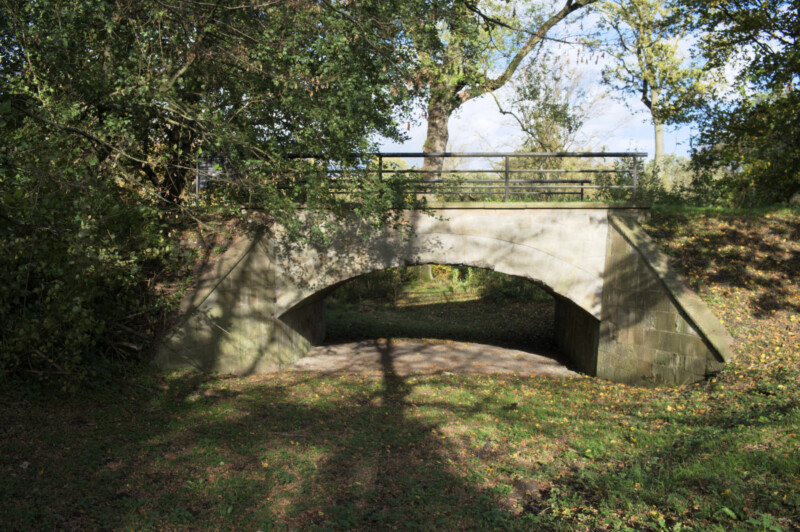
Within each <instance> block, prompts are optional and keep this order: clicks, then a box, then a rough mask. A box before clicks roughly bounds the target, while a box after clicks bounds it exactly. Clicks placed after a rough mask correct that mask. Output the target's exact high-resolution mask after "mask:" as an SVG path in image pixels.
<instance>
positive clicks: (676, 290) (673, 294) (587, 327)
mask: <svg viewBox="0 0 800 532" xmlns="http://www.w3.org/2000/svg"><path fill="white" fill-rule="evenodd" d="M639 212H640V211H638V210H637V209H636V208H631V206H625V205H597V204H588V203H578V204H570V203H564V204H552V203H548V204H525V203H515V204H502V205H498V204H494V203H487V204H475V203H470V204H466V205H463V204H459V205H452V204H450V205H443V206H441V207H439V208H435V209H433V210H432V212H421V211H407V212H406V213H405V214H404V219H403V222H404V225H403V226H404V227H405V230H404V231H397V230H386V231H373V230H369V229H368V228H366V229H365V228H364V227H363V226H362V225H361V224H359V223H358V222H357V221H355V220H354V221H353V222H352V223H351V224H350V225H347V226H345V227H343V228H342V230H341V231H339V232H338V233H337V234H336V236H335V237H334V238H333V239H332V241H331V242H329V243H327V244H326V245H310V244H302V243H300V242H302V240H301V241H298V240H297V239H296V238H289V236H288V235H287V233H286V231H285V230H284V229H283V228H282V227H280V226H277V225H275V226H273V227H272V228H271V229H270V230H269V231H268V232H266V233H265V234H262V235H259V236H257V237H250V238H243V239H241V240H240V241H239V242H237V243H236V244H235V245H234V246H232V248H231V249H229V251H228V252H226V254H225V256H224V257H223V260H221V261H220V263H219V264H218V265H217V268H216V269H215V271H213V272H210V274H209V275H208V276H207V277H206V278H204V279H202V280H201V282H200V283H199V285H198V287H197V290H196V291H195V292H194V293H193V294H192V295H191V296H190V297H188V298H187V299H186V301H184V309H185V311H186V314H185V319H184V320H183V321H182V322H181V324H180V325H179V326H178V327H176V328H175V329H174V330H173V331H172V332H171V333H170V334H168V335H167V337H166V338H165V339H164V341H163V342H162V343H161V345H160V347H159V351H158V355H157V357H156V361H157V363H158V364H160V365H161V366H162V367H165V368H172V367H185V366H189V367H195V368H198V369H202V370H206V371H224V372H230V373H238V374H248V373H256V372H264V371H274V370H278V369H280V368H282V367H286V366H288V365H290V364H292V363H293V362H295V361H296V360H297V359H299V358H300V357H302V356H304V355H305V354H306V353H307V352H308V350H309V349H310V347H311V346H312V345H313V344H315V343H317V342H319V341H320V340H321V339H322V338H323V337H324V331H325V320H324V311H323V308H322V304H321V300H322V299H323V297H324V295H326V294H327V293H328V292H329V291H330V290H332V288H333V287H335V286H338V285H339V284H341V283H343V282H345V281H347V280H349V279H352V278H354V277H357V276H360V275H364V274H366V273H369V272H372V271H378V270H383V269H386V268H392V267H398V266H410V265H420V264H455V265H465V266H473V267H479V268H488V269H493V270H495V271H498V272H500V273H505V274H508V275H515V276H518V277H523V278H526V279H531V280H533V281H536V282H538V283H540V284H541V285H542V286H544V287H545V288H546V289H547V290H548V291H550V292H551V293H552V294H553V295H554V296H555V299H556V323H557V326H556V338H557V340H558V343H559V346H560V348H561V350H562V353H563V354H564V355H566V356H567V357H569V358H571V359H572V361H573V363H575V365H576V366H577V367H578V368H579V369H581V370H582V371H584V372H585V373H588V374H591V375H597V376H600V377H603V378H608V379H610V380H615V381H621V382H634V383H659V382H663V383H671V384H677V383H681V382H689V381H693V380H698V379H701V378H703V377H704V376H706V375H707V374H709V373H713V372H715V371H718V370H719V369H720V368H721V367H722V365H723V363H724V362H725V361H727V360H728V359H729V357H730V351H729V345H730V342H731V339H730V336H729V335H728V334H727V331H725V329H724V327H722V326H721V324H720V323H719V321H718V320H717V319H716V318H715V317H714V316H713V315H712V314H711V313H710V311H709V310H708V309H707V307H705V305H704V304H703V303H702V301H701V300H700V299H699V298H698V297H697V296H696V295H695V294H694V293H692V292H691V290H689V289H688V287H687V285H686V283H684V282H683V281H682V280H681V279H680V278H679V277H677V276H676V275H675V274H674V273H673V272H671V271H670V270H669V268H668V267H667V265H666V264H667V263H666V260H665V259H664V257H662V256H661V255H660V254H659V253H658V251H657V250H656V249H655V246H653V245H652V242H650V241H649V239H648V238H647V237H646V235H644V233H643V232H642V231H641V230H640V229H639V228H638V225H637V224H636V222H635V215H637V214H638V213H639ZM622 214H627V215H628V216H621V215H622ZM630 215H634V218H631V216H630ZM300 221H301V225H302V220H300ZM365 231H366V232H365ZM559 324H560V325H559Z"/></svg>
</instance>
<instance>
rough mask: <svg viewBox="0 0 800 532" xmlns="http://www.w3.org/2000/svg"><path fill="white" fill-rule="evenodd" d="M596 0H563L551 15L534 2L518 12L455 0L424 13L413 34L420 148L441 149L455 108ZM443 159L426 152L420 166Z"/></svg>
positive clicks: (504, 78)
mask: <svg viewBox="0 0 800 532" xmlns="http://www.w3.org/2000/svg"><path fill="white" fill-rule="evenodd" d="M595 1H596V0H566V1H565V3H564V4H563V6H562V7H561V8H560V9H559V10H558V11H556V12H554V13H552V14H550V15H544V14H543V10H542V9H541V8H540V7H537V6H534V7H530V8H529V9H527V10H526V12H525V13H522V16H517V13H516V7H517V5H516V3H506V2H488V1H487V2H482V3H481V2H479V1H477V0H476V1H474V2H473V1H472V0H454V1H453V2H451V3H449V4H448V5H447V6H445V7H444V8H442V9H441V10H438V11H437V10H431V11H430V12H429V13H428V14H427V15H424V16H423V18H422V19H421V20H420V21H419V22H418V23H417V24H419V25H420V27H421V29H420V31H418V32H416V33H415V37H414V47H415V49H416V54H417V56H418V58H419V70H418V72H417V74H416V76H415V80H414V81H415V82H416V83H417V84H419V85H421V86H423V87H425V88H426V90H427V94H426V111H427V115H426V116H427V122H428V123H427V135H426V140H425V145H424V147H423V151H425V152H443V151H445V150H446V148H447V141H448V138H449V133H448V129H447V123H448V121H449V119H450V116H451V115H452V114H453V112H454V111H455V110H456V109H458V108H459V107H460V106H461V105H463V104H464V103H466V102H468V101H469V100H472V99H473V98H477V97H479V96H482V95H484V94H487V93H490V92H493V91H495V90H497V89H499V88H500V87H502V86H503V85H505V84H506V83H507V82H508V81H509V80H510V79H511V78H512V76H513V75H514V74H515V72H516V71H517V69H518V68H519V67H520V65H521V64H522V62H523V61H524V59H525V58H526V57H527V56H528V54H530V52H531V51H532V50H534V48H535V47H536V46H537V45H539V44H540V43H541V42H542V41H543V40H544V39H545V38H546V36H547V34H548V32H549V31H550V30H551V29H552V28H553V27H554V26H556V25H557V24H558V23H559V22H561V21H562V20H564V19H565V18H567V17H568V16H569V15H570V14H572V13H574V12H576V11H578V10H580V9H581V8H583V7H585V6H586V5H588V4H591V3H593V2H595ZM520 8H522V5H520ZM492 72H499V74H498V75H496V76H493V75H492ZM442 164H443V161H442V159H441V158H427V159H426V160H425V163H424V164H423V169H425V170H433V171H434V172H435V171H436V170H441V168H442Z"/></svg>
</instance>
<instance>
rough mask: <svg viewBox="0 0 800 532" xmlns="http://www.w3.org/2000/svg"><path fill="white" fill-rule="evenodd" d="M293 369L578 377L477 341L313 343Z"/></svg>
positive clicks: (544, 360) (541, 357)
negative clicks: (317, 345)
mask: <svg viewBox="0 0 800 532" xmlns="http://www.w3.org/2000/svg"><path fill="white" fill-rule="evenodd" d="M292 369H294V370H295V371H311V372H318V373H324V374H330V375H341V374H348V373H350V374H352V373H355V374H377V373H383V372H385V371H387V369H391V370H392V371H394V372H395V373H396V374H397V375H400V376H407V375H420V374H422V375H435V374H447V373H459V374H492V373H512V374H518V375H526V376H528V375H548V376H552V377H576V376H578V373H576V372H574V371H572V370H570V369H569V368H567V367H566V366H565V365H564V364H563V363H562V362H561V361H559V360H558V359H556V358H555V357H554V356H552V355H545V354H536V353H528V352H525V351H519V350H515V349H505V348H502V347H495V346H491V345H484V344H476V343H466V342H452V341H439V340H391V339H389V340H387V339H383V338H382V339H376V340H361V341H358V342H349V343H342V344H335V345H323V346H319V347H315V348H314V349H312V350H311V352H310V353H309V354H308V355H307V356H306V357H305V358H303V359H301V360H299V361H298V362H297V363H296V364H295V365H294V366H293V368H292Z"/></svg>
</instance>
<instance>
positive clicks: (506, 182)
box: [503, 155, 509, 201]
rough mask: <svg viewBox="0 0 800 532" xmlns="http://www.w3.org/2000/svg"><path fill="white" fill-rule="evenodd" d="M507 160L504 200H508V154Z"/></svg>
mask: <svg viewBox="0 0 800 532" xmlns="http://www.w3.org/2000/svg"><path fill="white" fill-rule="evenodd" d="M505 160H506V171H505V197H504V198H503V201H508V169H509V168H508V155H506V156H505Z"/></svg>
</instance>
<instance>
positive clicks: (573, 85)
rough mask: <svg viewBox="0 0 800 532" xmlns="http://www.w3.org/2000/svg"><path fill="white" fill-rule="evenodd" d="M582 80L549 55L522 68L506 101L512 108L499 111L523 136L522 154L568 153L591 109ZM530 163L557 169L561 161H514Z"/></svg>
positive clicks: (580, 76) (552, 159)
mask: <svg viewBox="0 0 800 532" xmlns="http://www.w3.org/2000/svg"><path fill="white" fill-rule="evenodd" d="M582 81H583V76H582V73H581V72H580V71H579V70H577V69H576V68H572V69H570V68H569V67H567V66H566V65H565V64H563V63H561V62H559V61H556V59H555V58H554V57H553V55H552V53H550V52H546V53H541V54H539V55H538V56H537V57H536V58H535V60H533V61H531V62H530V63H529V64H528V65H526V66H525V67H524V68H523V69H522V72H521V76H520V79H519V81H518V82H517V83H515V84H514V86H515V93H514V96H513V97H512V98H511V100H510V102H509V105H510V107H511V109H510V110H508V111H506V110H503V109H502V107H501V108H500V112H501V113H503V114H508V115H511V116H512V117H513V118H514V119H515V120H516V121H517V124H518V125H519V127H520V129H522V131H523V132H524V133H525V141H524V143H523V146H522V150H521V151H531V152H566V151H569V150H570V148H571V146H572V144H573V143H574V141H575V137H576V135H577V133H578V131H579V130H580V128H581V127H582V126H583V124H584V123H585V122H586V119H587V118H588V116H589V114H590V112H591V107H592V102H590V101H588V100H587V97H586V92H585V90H584V89H583V88H582V87H581V82H582ZM499 106H500V104H499V102H498V107H499ZM530 162H533V163H534V164H536V165H538V166H542V165H545V166H546V167H560V166H561V163H562V159H555V158H545V159H518V160H515V163H517V164H524V163H530ZM553 165H555V166H553Z"/></svg>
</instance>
